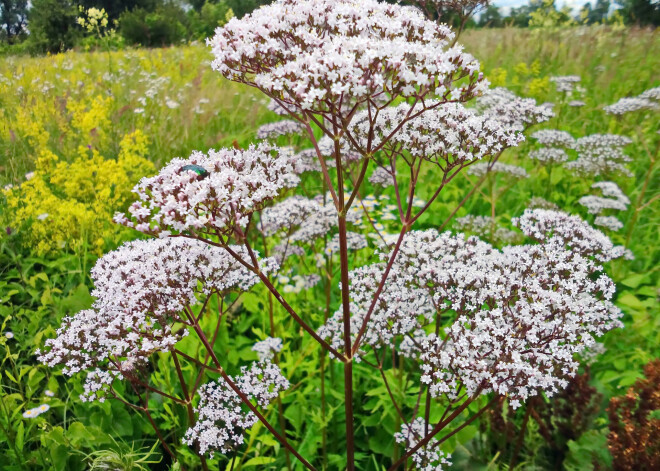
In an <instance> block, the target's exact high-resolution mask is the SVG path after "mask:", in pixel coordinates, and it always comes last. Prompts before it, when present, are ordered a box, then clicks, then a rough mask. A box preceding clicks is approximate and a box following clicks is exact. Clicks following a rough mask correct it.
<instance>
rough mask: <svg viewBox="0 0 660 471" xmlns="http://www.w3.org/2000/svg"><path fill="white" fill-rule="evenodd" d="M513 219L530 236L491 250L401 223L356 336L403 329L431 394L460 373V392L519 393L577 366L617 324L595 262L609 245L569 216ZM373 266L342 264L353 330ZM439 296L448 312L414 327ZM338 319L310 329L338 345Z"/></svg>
mask: <svg viewBox="0 0 660 471" xmlns="http://www.w3.org/2000/svg"><path fill="white" fill-rule="evenodd" d="M516 223H517V224H518V226H519V227H520V228H521V229H522V230H523V232H524V233H525V234H526V235H528V236H531V237H533V238H536V239H537V240H538V241H539V242H540V243H539V244H538V245H520V246H506V247H504V248H503V249H502V250H497V249H494V248H493V247H492V246H491V245H489V244H487V243H485V242H482V241H480V240H479V239H477V238H476V237H470V238H467V239H466V238H465V237H464V236H463V235H462V234H458V235H452V234H450V233H443V234H438V233H437V232H436V231H434V230H427V231H413V232H410V233H408V234H407V235H406V237H405V238H404V241H403V243H402V245H401V248H400V252H399V254H398V255H397V258H396V259H395V262H394V264H393V266H392V269H391V272H390V274H389V276H388V284H387V287H386V289H385V290H384V291H383V292H382V294H381V296H380V297H379V299H378V302H377V304H376V308H375V310H374V312H373V315H372V317H371V318H370V320H369V322H368V324H367V325H368V328H367V330H366V333H365V337H364V339H365V342H366V344H368V345H373V346H375V347H379V346H383V345H386V346H391V345H393V344H394V343H395V342H396V341H397V340H396V337H397V336H405V337H408V338H409V339H410V340H409V341H407V342H408V346H409V347H411V348H410V349H409V350H411V352H410V353H411V354H412V355H411V356H414V354H415V351H416V352H417V355H419V358H420V361H421V368H422V381H423V382H425V383H427V384H429V387H430V391H431V393H432V394H433V395H434V396H438V395H441V394H447V395H448V396H449V397H453V395H454V394H455V393H456V391H457V390H458V388H459V386H460V385H462V387H463V389H462V392H466V393H467V394H468V395H469V394H473V393H474V392H476V391H478V390H482V391H483V392H488V391H492V390H494V391H496V392H498V393H500V394H508V395H510V396H511V397H513V398H514V400H516V401H518V400H524V399H526V398H527V397H529V396H531V395H535V394H537V393H538V392H539V391H546V392H547V393H550V394H552V393H553V392H555V391H556V390H557V389H558V388H562V387H564V386H565V385H566V384H567V383H566V377H567V376H570V375H572V374H574V372H575V370H576V368H577V366H578V364H577V362H576V361H575V359H574V354H576V353H579V352H581V351H582V350H584V349H585V348H587V347H589V346H590V345H592V344H593V342H594V337H595V336H600V335H602V334H603V333H604V332H606V331H607V330H609V329H611V328H614V327H618V326H620V322H619V321H618V318H619V317H620V315H621V313H620V311H619V310H618V309H617V308H616V307H615V306H614V305H613V304H612V303H611V297H612V295H613V293H614V289H615V287H614V283H613V282H612V281H611V280H610V279H609V278H608V277H607V276H606V275H604V274H602V273H601V267H600V266H599V264H598V262H599V261H604V260H609V259H610V258H611V257H613V256H616V253H615V252H617V251H616V250H614V248H613V246H612V243H611V242H610V241H609V239H608V238H607V237H606V236H605V235H603V234H602V233H600V232H599V231H597V230H595V229H593V228H592V227H591V226H589V225H588V224H587V223H586V222H584V221H583V220H581V219H580V218H579V217H576V216H569V215H567V214H564V213H560V212H556V211H547V210H534V211H526V212H525V213H524V214H523V216H522V217H521V218H520V219H518V220H517V221H516ZM620 254H621V252H620V251H619V255H620ZM382 257H383V259H386V258H387V257H388V254H383V255H382ZM383 269H384V267H383V264H376V265H371V266H366V267H361V268H358V269H356V270H354V271H353V272H352V273H351V287H352V289H351V296H352V298H351V313H352V317H351V325H352V331H353V332H354V331H355V329H356V328H359V326H360V325H361V324H362V321H363V319H364V316H365V314H366V312H365V311H366V309H367V308H368V306H369V305H370V303H371V300H372V298H373V294H374V292H375V290H376V287H377V286H378V282H379V281H380V279H381V276H382V272H383ZM446 308H449V309H451V310H452V311H454V314H451V313H450V314H443V315H442V316H441V317H440V321H441V322H442V323H443V324H444V325H447V324H445V323H446V322H447V321H448V320H449V321H450V324H449V325H448V326H447V327H446V328H445V329H441V330H440V332H441V334H440V335H439V336H436V335H435V334H430V335H423V334H421V335H420V329H421V328H424V327H425V326H428V325H429V324H431V323H432V322H434V321H435V317H436V313H440V312H441V311H443V310H444V309H446ZM451 322H453V323H451ZM341 329H342V324H341V312H338V313H336V314H335V315H334V316H333V317H332V318H331V319H330V320H329V322H328V323H326V325H324V326H323V327H322V328H321V329H320V331H319V333H320V334H321V335H322V336H324V337H326V338H330V339H331V341H332V344H333V346H335V347H337V348H338V349H341V348H342V345H341ZM412 345H414V347H412ZM365 352H366V350H365V351H361V352H359V353H360V355H365V354H366V353H365Z"/></svg>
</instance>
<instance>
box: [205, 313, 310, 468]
mask: <svg viewBox="0 0 660 471" xmlns="http://www.w3.org/2000/svg"><path fill="white" fill-rule="evenodd" d="M193 321H194V317H193ZM193 328H194V329H195V332H196V333H197V337H198V338H199V339H200V341H201V342H202V343H203V344H204V347H205V348H206V350H207V352H208V353H209V354H210V355H211V358H212V359H213V363H215V366H216V367H217V369H218V370H219V371H220V375H221V376H222V378H223V379H224V380H225V382H226V383H227V384H228V385H229V387H230V388H231V389H232V390H233V391H234V392H235V393H236V394H237V395H238V397H240V398H241V401H242V402H243V404H245V405H246V406H247V407H248V409H250V410H251V411H252V413H253V414H254V415H255V416H256V417H257V418H258V419H259V421H260V422H261V423H262V424H263V425H264V427H266V428H267V429H268V431H269V432H270V433H271V434H272V435H273V436H274V437H275V438H276V439H277V441H279V442H280V443H281V444H282V445H283V446H284V447H285V448H286V449H287V450H289V451H290V452H291V453H292V454H293V455H294V456H295V457H296V458H298V460H299V461H300V462H301V463H302V464H303V465H304V466H305V467H306V468H307V469H311V470H314V471H315V470H316V468H314V466H312V465H311V464H310V463H309V462H308V461H307V460H306V459H305V458H303V457H302V456H301V455H300V453H298V452H297V451H296V449H295V448H293V447H292V446H291V444H290V443H289V441H288V440H287V439H286V438H285V437H284V435H281V434H280V433H279V432H278V431H277V430H275V428H274V427H273V426H272V425H270V423H269V422H268V421H267V420H266V418H265V417H264V416H263V414H261V412H259V409H257V408H256V407H255V405H254V404H252V402H251V401H250V399H249V398H248V397H247V396H246V395H245V394H243V391H241V389H240V388H239V387H238V386H237V385H236V383H234V381H233V380H232V379H231V378H230V377H229V375H228V374H227V373H226V372H225V370H224V369H223V368H222V365H221V364H220V360H218V357H217V356H216V354H215V352H214V351H213V347H212V346H211V345H210V344H209V341H208V340H207V338H206V335H205V334H204V331H203V330H202V328H201V327H200V326H199V324H198V323H196V322H195V323H194V325H193Z"/></svg>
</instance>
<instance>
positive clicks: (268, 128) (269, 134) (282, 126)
mask: <svg viewBox="0 0 660 471" xmlns="http://www.w3.org/2000/svg"><path fill="white" fill-rule="evenodd" d="M304 130H305V127H304V126H303V125H302V123H300V122H299V121H294V120H292V119H283V120H280V121H275V122H273V123H266V124H264V125H262V126H260V127H259V129H257V139H276V138H278V137H279V136H286V135H289V134H300V133H302V132H303V131H304Z"/></svg>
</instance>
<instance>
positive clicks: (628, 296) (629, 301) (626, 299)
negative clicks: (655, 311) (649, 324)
mask: <svg viewBox="0 0 660 471" xmlns="http://www.w3.org/2000/svg"><path fill="white" fill-rule="evenodd" d="M617 303H618V304H622V305H623V306H627V307H630V308H632V309H637V310H640V311H641V310H644V304H642V302H641V301H640V300H639V298H637V296H635V295H634V294H632V293H624V294H622V295H621V296H619V298H618V299H617Z"/></svg>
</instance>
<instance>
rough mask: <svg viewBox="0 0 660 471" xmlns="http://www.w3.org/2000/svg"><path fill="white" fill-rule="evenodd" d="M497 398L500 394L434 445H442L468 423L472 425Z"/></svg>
mask: <svg viewBox="0 0 660 471" xmlns="http://www.w3.org/2000/svg"><path fill="white" fill-rule="evenodd" d="M497 398H498V396H495V397H493V398H492V399H491V400H490V401H488V404H486V405H485V406H483V407H482V408H481V409H479V411H478V412H476V413H475V414H474V415H473V416H472V417H470V418H469V419H468V420H466V421H465V422H463V423H462V424H461V425H460V426H459V427H456V428H455V429H454V430H452V431H451V432H449V433H448V434H447V435H445V436H443V437H442V438H440V439H439V440H438V441H437V442H436V443H435V444H434V445H433V446H434V447H437V446H440V445H441V444H442V443H443V442H445V441H446V440H448V439H450V438H451V437H453V436H454V435H456V434H457V433H458V432H460V431H461V430H463V429H464V428H465V427H467V426H468V425H470V424H471V423H472V422H474V421H475V420H477V419H478V418H479V417H480V416H481V414H483V413H484V412H486V411H487V410H488V409H489V408H490V406H492V405H493V404H494V403H495V400H496V399H497Z"/></svg>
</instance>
